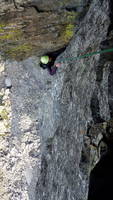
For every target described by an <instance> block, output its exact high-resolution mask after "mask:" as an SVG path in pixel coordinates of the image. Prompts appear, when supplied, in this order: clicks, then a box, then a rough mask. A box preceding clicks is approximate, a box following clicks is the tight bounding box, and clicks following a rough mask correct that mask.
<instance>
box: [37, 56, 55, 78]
mask: <svg viewBox="0 0 113 200" xmlns="http://www.w3.org/2000/svg"><path fill="white" fill-rule="evenodd" d="M40 67H42V68H43V69H48V71H49V74H50V75H54V74H56V71H57V67H56V65H54V60H53V59H52V57H50V56H48V55H45V56H41V59H40Z"/></svg>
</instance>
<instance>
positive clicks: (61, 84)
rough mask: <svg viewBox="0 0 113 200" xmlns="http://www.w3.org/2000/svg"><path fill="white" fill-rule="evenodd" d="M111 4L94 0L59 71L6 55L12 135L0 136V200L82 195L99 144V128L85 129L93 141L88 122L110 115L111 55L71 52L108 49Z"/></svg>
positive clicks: (64, 199)
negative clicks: (52, 70) (9, 81)
mask: <svg viewBox="0 0 113 200" xmlns="http://www.w3.org/2000/svg"><path fill="white" fill-rule="evenodd" d="M15 2H16V1H15ZM70 2H71V1H70ZM111 3H112V0H111V1H109V0H93V1H92V3H91V4H90V6H89V9H88V11H87V14H86V15H85V17H84V18H83V19H82V20H81V21H80V22H79V27H78V28H77V30H76V31H75V35H74V37H73V39H72V40H71V42H70V44H69V45H68V47H67V48H66V50H65V52H64V53H62V54H61V55H60V56H59V57H58V58H57V60H56V63H57V62H61V63H62V64H61V67H59V69H58V71H57V74H56V75H54V76H50V75H49V74H48V71H47V70H43V69H41V68H40V66H39V62H40V57H36V56H34V57H33V56H32V57H29V58H28V59H26V60H23V61H20V62H18V61H11V60H6V61H4V66H5V70H4V73H3V74H0V76H1V77H3V76H8V77H9V78H10V79H11V84H12V88H11V90H10V101H11V113H12V115H11V130H10V133H9V135H6V136H4V135H3V136H0V140H1V144H3V148H2V147H1V149H0V150H1V155H2V156H1V158H0V159H1V160H0V164H1V171H0V183H1V182H2V187H1V188H2V189H1V191H0V193H1V199H3V200H86V199H87V194H88V180H89V173H90V168H91V167H92V166H91V159H92V158H91V157H90V155H92V156H94V158H95V151H93V153H92V147H91V140H94V139H95V138H96V139H95V144H96V143H98V142H99V141H98V140H100V139H101V136H100V135H101V132H102V130H100V131H98V134H95V131H96V129H95V131H94V134H92V133H93V131H92V133H91V132H90V134H91V136H92V137H95V138H93V139H91V140H90V137H89V135H87V133H88V124H90V123H91V122H92V124H93V125H94V126H95V124H100V125H102V123H103V121H109V120H110V119H111V118H112V116H113V107H112V99H113V92H112V90H113V86H112V82H113V81H112V76H111V75H112V74H113V70H112V66H113V59H112V57H113V56H112V53H110V54H98V55H93V56H91V57H87V58H83V59H80V60H73V61H71V60H70V58H71V57H76V56H79V55H83V54H85V53H89V52H93V51H98V50H101V49H104V48H109V47H110V45H111V44H112V26H111V25H112V20H113V19H112V18H111V17H112V16H111V15H110V13H111V11H112V8H113V7H112V4H111ZM111 46H112V45H111ZM62 60H63V62H62ZM1 63H2V65H3V61H1ZM2 65H1V66H2ZM99 134H100V135H99ZM96 156H97V155H96ZM96 161H97V159H96ZM4 185H5V187H4Z"/></svg>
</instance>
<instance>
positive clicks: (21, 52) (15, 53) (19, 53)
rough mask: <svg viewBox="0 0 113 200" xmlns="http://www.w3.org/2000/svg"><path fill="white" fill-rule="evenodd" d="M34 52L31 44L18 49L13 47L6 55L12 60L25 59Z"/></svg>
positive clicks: (20, 46) (18, 46) (19, 46)
mask: <svg viewBox="0 0 113 200" xmlns="http://www.w3.org/2000/svg"><path fill="white" fill-rule="evenodd" d="M31 51H32V46H31V45H30V44H26V43H24V44H20V45H17V46H16V47H11V48H9V49H8V50H7V51H6V54H7V55H8V56H10V57H11V58H17V57H18V58H19V57H24V56H25V55H27V54H29V53H30V52H31Z"/></svg>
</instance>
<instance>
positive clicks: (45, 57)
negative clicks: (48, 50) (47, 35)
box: [40, 56, 49, 64]
mask: <svg viewBox="0 0 113 200" xmlns="http://www.w3.org/2000/svg"><path fill="white" fill-rule="evenodd" d="M40 61H41V63H43V64H47V63H48V62H49V56H41V59H40Z"/></svg>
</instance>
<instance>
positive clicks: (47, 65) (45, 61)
mask: <svg viewBox="0 0 113 200" xmlns="http://www.w3.org/2000/svg"><path fill="white" fill-rule="evenodd" d="M65 49H66V47H63V48H61V49H59V50H57V51H54V52H51V53H48V54H46V55H43V56H41V59H40V67H41V68H43V69H48V71H49V74H50V75H54V74H56V72H57V69H58V67H60V63H55V60H56V58H57V56H58V55H59V54H61V53H62V52H63V51H64V50H65ZM54 63H55V64H54Z"/></svg>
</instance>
